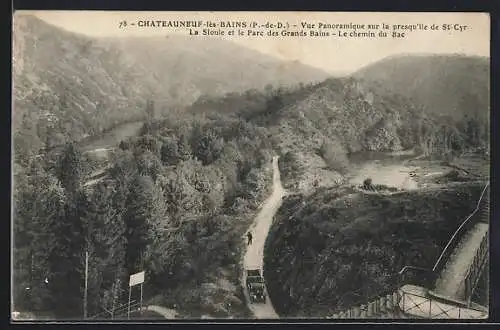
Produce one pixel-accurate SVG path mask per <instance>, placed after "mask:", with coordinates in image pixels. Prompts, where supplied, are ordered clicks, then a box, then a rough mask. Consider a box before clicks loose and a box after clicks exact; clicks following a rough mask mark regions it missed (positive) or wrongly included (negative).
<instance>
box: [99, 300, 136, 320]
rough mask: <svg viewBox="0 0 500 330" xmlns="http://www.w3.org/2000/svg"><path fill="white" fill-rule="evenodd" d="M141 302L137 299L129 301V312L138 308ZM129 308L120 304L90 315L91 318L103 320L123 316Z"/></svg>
mask: <svg viewBox="0 0 500 330" xmlns="http://www.w3.org/2000/svg"><path fill="white" fill-rule="evenodd" d="M140 307H141V302H140V301H137V300H131V301H130V312H132V311H135V310H137V309H140ZM128 310H129V305H128V303H127V304H122V305H119V306H117V307H116V308H115V309H114V310H109V311H104V312H101V313H99V314H96V315H93V316H91V317H90V319H91V320H105V319H115V318H120V317H123V316H127V314H128Z"/></svg>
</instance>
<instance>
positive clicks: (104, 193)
mask: <svg viewBox="0 0 500 330" xmlns="http://www.w3.org/2000/svg"><path fill="white" fill-rule="evenodd" d="M112 197H113V196H112V191H111V190H110V189H109V188H108V187H107V186H106V184H105V183H102V182H101V183H98V184H97V186H96V187H95V189H94V191H93V193H92V194H91V195H90V196H89V209H88V213H87V217H86V219H85V220H86V221H85V223H84V233H85V235H86V251H87V252H88V253H89V283H88V288H89V289H88V291H89V296H88V302H89V306H88V310H89V313H97V312H98V311H99V310H100V304H101V303H103V304H104V303H105V302H104V296H103V292H105V291H106V290H111V289H112V287H113V285H115V284H116V282H117V281H119V280H120V278H121V277H122V276H121V275H123V274H124V272H125V269H124V266H125V247H126V239H125V231H126V226H125V223H124V221H123V218H122V217H121V214H120V213H119V212H117V211H116V210H115V209H114V207H113V199H112Z"/></svg>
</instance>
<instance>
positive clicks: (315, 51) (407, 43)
mask: <svg viewBox="0 0 500 330" xmlns="http://www.w3.org/2000/svg"><path fill="white" fill-rule="evenodd" d="M25 13H29V14H32V15H35V16H37V17H38V18H40V19H42V20H44V21H46V22H47V23H50V24H52V25H56V26H59V27H62V28H64V29H66V30H68V31H73V32H77V33H81V34H85V35H89V36H95V37H109V36H159V35H169V34H184V35H188V34H189V32H188V30H187V29H185V28H184V29H179V30H175V29H169V28H152V27H145V28H144V27H143V28H140V27H137V26H135V27H132V26H130V25H129V26H128V27H127V28H122V29H120V28H119V23H120V22H121V21H127V22H129V23H130V22H137V21H139V20H203V21H207V20H211V21H214V22H220V21H246V22H250V21H252V22H257V23H259V24H264V23H266V22H278V21H280V22H284V23H289V24H290V26H292V25H293V24H297V25H298V26H300V24H301V23H302V22H307V23H309V24H315V25H316V27H317V25H318V24H319V23H320V22H322V23H324V24H338V23H340V24H349V23H353V24H365V26H366V25H367V24H373V25H375V24H379V25H381V24H382V23H385V24H387V25H389V28H390V30H389V34H390V33H391V32H392V28H393V26H394V25H401V24H419V23H420V24H425V25H427V26H428V29H429V28H430V26H431V25H432V24H436V25H437V26H439V30H437V31H433V30H432V31H431V30H427V31H410V32H408V31H406V37H405V38H392V37H388V38H371V39H368V38H357V39H356V38H347V39H346V38H338V37H315V38H314V37H303V38H301V37H230V36H227V37H222V38H227V39H230V40H231V41H233V42H236V43H239V44H241V45H243V46H246V47H249V48H252V49H254V50H257V51H260V52H262V53H266V54H269V55H272V56H275V57H278V58H281V59H284V60H292V61H293V60H298V61H300V62H302V63H304V64H308V65H311V66H314V67H317V68H320V69H323V70H325V71H328V72H331V73H339V72H341V73H348V72H352V71H355V70H357V69H359V68H361V67H363V66H365V65H368V64H370V63H372V62H374V61H377V60H380V59H382V58H384V57H387V56H391V55H397V54H402V53H440V54H443V53H445V54H449V53H462V54H466V55H479V56H489V53H490V47H489V45H490V20H489V15H488V14H486V13H375V12H372V13H367V12H358V13H353V12H218V13H217V12H120V11H115V12H98V11H93V12H92V11H71V12H69V11H33V12H25ZM14 20H15V17H14ZM443 24H452V26H453V25H454V24H458V25H457V26H466V27H465V30H463V31H461V32H460V31H454V30H452V31H444V30H443V29H442V26H443ZM294 29H295V30H296V29H300V28H294ZM243 30H244V31H245V32H246V30H247V29H243ZM226 31H227V29H226ZM321 31H329V32H331V33H332V32H337V33H338V32H339V29H322V30H321ZM344 31H346V30H344ZM347 31H348V32H350V31H351V30H347ZM378 31H379V30H377V31H376V33H378ZM400 32H404V31H402V30H400Z"/></svg>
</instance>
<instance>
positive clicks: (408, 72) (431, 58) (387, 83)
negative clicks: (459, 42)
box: [353, 55, 490, 120]
mask: <svg viewBox="0 0 500 330" xmlns="http://www.w3.org/2000/svg"><path fill="white" fill-rule="evenodd" d="M489 71H490V63H489V58H487V57H473V56H462V55H421V56H417V55H406V56H403V55H399V56H394V57H389V58H386V59H383V60H381V61H379V62H376V63H374V64H370V65H368V66H366V67H364V68H362V69H360V70H358V71H357V72H356V73H354V74H353V76H354V77H356V78H358V79H363V80H365V81H367V82H368V83H371V84H373V83H376V84H379V85H381V86H383V87H384V88H385V89H387V90H390V91H392V92H394V93H398V94H401V95H403V96H406V97H409V98H411V99H413V101H414V102H415V103H416V104H421V105H423V106H424V107H425V108H426V109H427V110H428V111H429V112H431V113H434V114H438V115H450V116H452V117H454V118H455V119H460V118H461V117H463V116H464V115H468V116H471V117H480V118H481V119H482V120H486V119H487V118H489V112H490V109H489V108H490V107H489V101H490V88H489V78H490V72H489Z"/></svg>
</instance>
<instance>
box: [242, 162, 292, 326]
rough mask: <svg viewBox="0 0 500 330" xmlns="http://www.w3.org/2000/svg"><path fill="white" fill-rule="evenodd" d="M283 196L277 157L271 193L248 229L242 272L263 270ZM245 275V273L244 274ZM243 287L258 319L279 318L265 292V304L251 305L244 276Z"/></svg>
mask: <svg viewBox="0 0 500 330" xmlns="http://www.w3.org/2000/svg"><path fill="white" fill-rule="evenodd" d="M284 195H285V190H284V189H283V186H282V184H281V178H280V171H279V167H278V156H275V157H273V192H272V194H271V196H269V198H268V199H267V200H266V201H265V203H264V204H263V206H262V208H261V210H260V212H259V214H258V215H257V217H256V218H255V221H254V223H253V225H252V227H251V228H250V232H251V233H252V235H253V242H252V244H251V245H249V246H248V247H247V251H246V254H245V256H244V259H243V265H244V270H246V269H247V268H259V269H261V272H262V270H263V264H264V262H263V258H264V244H265V242H266V238H267V234H268V232H269V229H270V228H271V224H272V222H273V218H274V215H275V214H276V212H277V211H278V209H279V207H280V206H281V202H282V198H283V196H284ZM245 273H246V272H245ZM242 284H243V287H244V290H245V296H246V299H247V303H248V306H249V308H250V310H251V311H252V312H253V314H254V316H255V317H256V318H258V319H276V318H279V316H278V314H277V313H276V312H275V310H274V307H273V304H272V302H271V299H270V298H269V295H268V294H267V290H266V296H267V297H266V302H265V303H251V302H250V299H249V297H248V292H247V290H246V286H245V274H243V282H242Z"/></svg>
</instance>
